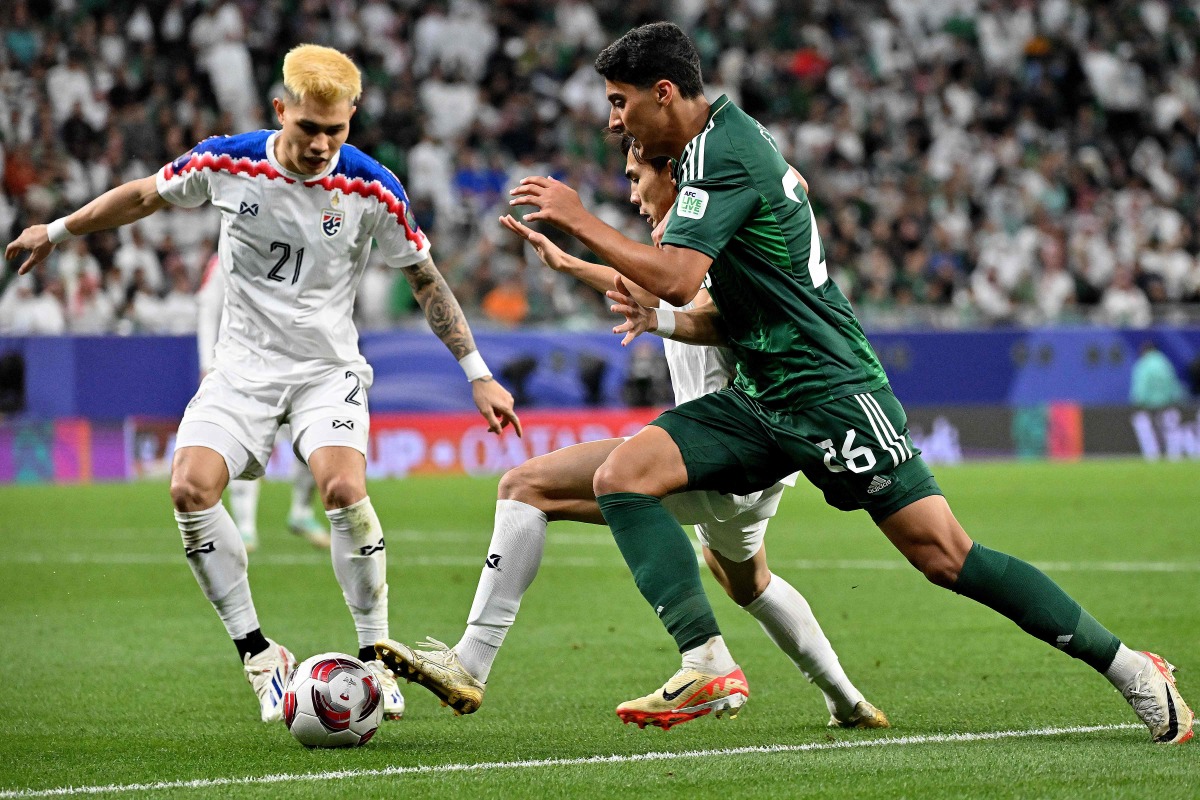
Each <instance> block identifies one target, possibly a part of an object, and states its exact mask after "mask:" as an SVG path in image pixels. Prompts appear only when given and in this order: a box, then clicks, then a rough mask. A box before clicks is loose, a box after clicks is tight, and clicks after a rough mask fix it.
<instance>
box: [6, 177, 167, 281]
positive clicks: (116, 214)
mask: <svg viewBox="0 0 1200 800" xmlns="http://www.w3.org/2000/svg"><path fill="white" fill-rule="evenodd" d="M167 205H168V203H167V201H166V200H164V199H163V198H162V195H160V194H159V193H158V186H157V184H156V182H155V176H153V175H151V176H150V177H148V178H139V179H138V180H136V181H129V182H128V183H123V184H121V185H120V186H117V187H115V188H113V189H109V190H108V191H107V192H105V193H104V194H102V195H100V196H99V197H97V198H96V199H95V200H93V201H92V202H90V203H88V204H87V205H86V206H84V207H83V208H81V209H79V210H78V211H76V212H75V213H74V214H71V215H69V216H66V217H63V218H62V219H59V220H55V221H54V222H52V223H50V224H49V225H30V226H29V227H28V228H26V229H25V230H23V231H21V235H20V236H18V237H17V238H16V239H13V240H12V241H11V242H9V244H8V247H6V248H5V249H4V258H5V260H11V259H14V258H16V257H17V256H18V255H20V254H21V252H22V251H24V250H28V251H29V258H27V259H25V263H24V264H22V265H21V267H20V269H18V270H17V272H19V273H20V274H22V275H24V274H25V273H26V272H29V270H31V269H33V268H34V267H36V266H37V265H38V264H40V263H42V262H43V261H45V260H46V257H47V256H49V255H50V253H51V251H53V250H54V246H55V245H56V244H58V243H59V242H64V241H66V240H67V239H70V238H71V237H74V236H83V235H84V234H86V233H95V232H96V231H103V230H107V229H108V228H119V227H120V226H122V225H128V224H129V223H130V222H136V221H137V220H139V219H141V218H142V217H148V216H150V215H151V214H153V213H154V212H155V211H158V210H159V209H160V208H165V207H166V206H167Z"/></svg>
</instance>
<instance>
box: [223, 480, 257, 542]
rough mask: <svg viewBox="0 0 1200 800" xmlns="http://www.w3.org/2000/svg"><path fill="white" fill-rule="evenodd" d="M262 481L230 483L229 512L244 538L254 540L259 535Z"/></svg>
mask: <svg viewBox="0 0 1200 800" xmlns="http://www.w3.org/2000/svg"><path fill="white" fill-rule="evenodd" d="M261 490H262V483H261V482H260V481H230V482H229V510H230V511H231V512H232V513H233V521H234V522H235V523H236V524H237V529H238V531H239V532H241V534H242V536H245V537H248V538H251V539H252V538H254V536H255V534H257V533H258V493H259V492H260V491H261Z"/></svg>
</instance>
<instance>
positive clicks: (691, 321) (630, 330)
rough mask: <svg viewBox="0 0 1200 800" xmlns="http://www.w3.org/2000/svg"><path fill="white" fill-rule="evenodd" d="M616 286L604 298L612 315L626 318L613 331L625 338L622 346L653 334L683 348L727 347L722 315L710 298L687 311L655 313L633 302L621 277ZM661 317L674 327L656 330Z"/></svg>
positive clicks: (727, 342) (618, 278) (616, 281)
mask: <svg viewBox="0 0 1200 800" xmlns="http://www.w3.org/2000/svg"><path fill="white" fill-rule="evenodd" d="M615 285H616V289H615V290H614V289H609V290H608V291H607V292H605V295H606V296H607V297H608V299H609V300H612V301H613V304H612V306H611V309H612V311H613V312H614V313H616V314H621V315H622V316H624V317H625V321H624V322H622V323H621V324H620V325H617V326H616V327H614V328H613V333H623V334H625V336H624V338H622V339H621V345H622V346H626V345H628V344H629V343H630V342H632V341H633V340H634V339H636V338H637V337H638V336H640V335H641V334H643V333H654V334H657V335H659V336H663V337H664V338H667V339H674V340H675V341H678V342H683V343H684V344H702V345H710V346H716V347H727V346H728V345H729V340H728V339H727V338H726V337H725V330H724V328H723V327H722V326H721V313H720V312H719V311H718V310H717V306H716V304H715V303H713V302H712V299H711V298H709V299H708V300H706V301H705V302H703V303H701V304H700V305H697V306H696V307H695V308H693V309H691V310H690V311H665V312H664V311H661V310H659V311H656V310H655V309H652V308H647V307H645V306H643V305H641V304H639V303H638V302H637V301H636V300H634V299H633V298H632V297H631V296H630V295H629V292H628V287H627V286H626V284H625V282H624V279H623V278H621V277H620V276H618V277H617V278H616V280H615ZM664 313H665V314H667V315H669V317H667V318H668V319H670V320H671V322H672V325H673V327H672V329H671V330H670V331H665V332H664V331H662V330H660V327H659V323H660V321H661V320H662V319H663V316H662V315H663V314H664Z"/></svg>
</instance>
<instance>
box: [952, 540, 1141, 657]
mask: <svg viewBox="0 0 1200 800" xmlns="http://www.w3.org/2000/svg"><path fill="white" fill-rule="evenodd" d="M951 588H952V589H953V590H954V591H955V592H958V593H959V594H961V595H963V596H964V597H969V598H971V599H972V600H975V601H976V602H979V603H983V604H984V605H985V606H987V607H988V608H990V609H993V610H995V611H999V612H1000V613H1001V614H1003V615H1004V616H1006V617H1008V618H1009V619H1011V620H1012V621H1013V622H1015V623H1017V625H1018V626H1020V628H1021V630H1023V631H1025V632H1026V633H1028V634H1030V635H1031V636H1036V637H1037V638H1039V639H1041V640H1042V641H1043V642H1047V643H1048V644H1052V645H1054V646H1055V647H1057V648H1058V649H1059V650H1062V651H1063V652H1065V653H1066V654H1067V655H1069V656H1072V657H1073V658H1078V659H1079V660H1080V661H1083V662H1085V663H1086V664H1087V665H1088V666H1090V667H1091V668H1092V669H1094V670H1096V671H1097V672H1104V671H1105V670H1106V669H1108V667H1109V665H1110V664H1112V661H1113V658H1115V657H1116V655H1117V648H1118V647H1120V646H1121V640H1120V639H1118V638H1117V637H1116V636H1114V635H1113V634H1112V633H1110V632H1109V631H1108V630H1107V629H1106V628H1105V627H1104V626H1103V625H1101V624H1100V623H1099V622H1097V621H1096V620H1095V619H1094V618H1093V617H1092V615H1091V614H1089V613H1087V612H1086V611H1084V610H1083V608H1082V607H1080V605H1079V603H1077V602H1075V601H1074V600H1072V599H1071V596H1070V595H1068V594H1067V593H1066V592H1064V591H1063V590H1062V588H1061V587H1060V586H1059V585H1058V584H1057V583H1055V582H1054V581H1052V580H1050V578H1049V577H1048V576H1047V575H1046V574H1045V573H1044V572H1042V571H1041V570H1040V569H1038V568H1037V567H1035V566H1033V565H1032V564H1027V563H1026V562H1024V561H1022V560H1021V559H1019V558H1013V557H1012V556H1009V555H1005V554H1004V553H999V552H997V551H995V550H989V549H988V548H986V547H984V546H983V545H981V544H979V543H978V542H976V543H975V544H974V545H973V546H972V547H971V552H969V553H968V554H967V560H966V561H965V562H963V566H962V570H961V571H960V572H959V573H958V581H957V582H955V584H954V586H953V587H951Z"/></svg>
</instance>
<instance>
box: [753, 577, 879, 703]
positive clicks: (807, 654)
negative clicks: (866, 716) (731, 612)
mask: <svg viewBox="0 0 1200 800" xmlns="http://www.w3.org/2000/svg"><path fill="white" fill-rule="evenodd" d="M746 611H747V612H748V613H749V614H750V616H752V617H754V618H755V619H756V620H758V622H759V624H760V625H762V629H763V630H764V631H766V632H767V636H769V637H771V641H773V642H774V643H775V644H776V646H778V647H779V649H780V650H782V651H783V652H784V653H785V654H786V655H787V657H788V658H790V659H791V660H792V663H793V664H795V665H796V666H797V667H798V668H799V669H800V671H801V672H802V673H803V674H804V677H805V678H808V680H809V682H810V683H815V684H816V685H817V686H819V687H820V688H821V691H822V692H824V693H825V705H826V706H828V707H829V713H830V714H834V715H835V716H837V717H838V718H840V719H846V718H847V717H849V716H850V714H851V713H852V712H853V711H854V706H855V705H856V704H858V702H859V701H860V700H863V699H864V698H863V694H862V692H860V691H859V690H858V689H856V688H855V687H854V684H853V683H851V682H850V679H849V678H848V677H846V673H845V671H844V670H843V669H842V665H841V663H840V662H839V661H838V657H837V653H835V652H834V651H833V645H831V644H830V643H829V639H827V638H825V632H824V631H822V630H821V626H820V624H819V623H818V622H817V618H816V617H815V616H813V612H812V608H810V607H809V605H808V601H807V600H805V599H804V595H802V594H800V592H798V591H796V588H795V587H794V586H792V585H791V584H790V583H788V582H787V581H785V580H784V579H783V578H781V577H779V576H778V575H775V574H772V575H771V581H770V583H768V584H767V588H766V590H765V591H764V592H763V593H762V594H761V595H759V596H758V597H757V598H756V599H755V600H754V602H752V603H750V604H749V605H747V606H746Z"/></svg>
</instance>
